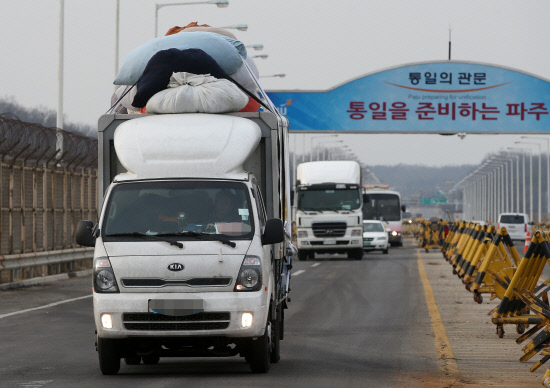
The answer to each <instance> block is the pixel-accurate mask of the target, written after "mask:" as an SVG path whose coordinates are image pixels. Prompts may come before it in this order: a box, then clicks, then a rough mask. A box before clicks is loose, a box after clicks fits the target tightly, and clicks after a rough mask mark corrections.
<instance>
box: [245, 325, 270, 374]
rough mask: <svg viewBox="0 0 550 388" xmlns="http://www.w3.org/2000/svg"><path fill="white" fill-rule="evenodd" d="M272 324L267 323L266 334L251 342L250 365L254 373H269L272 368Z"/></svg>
mask: <svg viewBox="0 0 550 388" xmlns="http://www.w3.org/2000/svg"><path fill="white" fill-rule="evenodd" d="M270 332H271V323H270V322H269V320H268V321H267V325H266V328H265V332H264V334H263V335H262V336H261V337H259V338H258V339H256V340H255V341H254V340H253V341H250V344H249V346H250V348H249V357H248V359H249V363H250V369H251V370H252V373H267V372H268V371H269V368H270V367H271V362H270V358H271V357H270V356H271V343H270V338H269V337H270Z"/></svg>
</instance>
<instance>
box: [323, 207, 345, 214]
mask: <svg viewBox="0 0 550 388" xmlns="http://www.w3.org/2000/svg"><path fill="white" fill-rule="evenodd" d="M323 210H325V211H331V212H336V213H338V212H340V211H343V210H345V209H339V208H336V207H331V208H329V209H323Z"/></svg>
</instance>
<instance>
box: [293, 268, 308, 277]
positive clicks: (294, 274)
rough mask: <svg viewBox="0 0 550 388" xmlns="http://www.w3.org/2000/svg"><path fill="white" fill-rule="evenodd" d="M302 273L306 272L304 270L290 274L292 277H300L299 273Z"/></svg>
mask: <svg viewBox="0 0 550 388" xmlns="http://www.w3.org/2000/svg"><path fill="white" fill-rule="evenodd" d="M304 272H306V271H305V270H304V269H301V270H299V271H296V272H292V276H298V275H300V274H301V273H304Z"/></svg>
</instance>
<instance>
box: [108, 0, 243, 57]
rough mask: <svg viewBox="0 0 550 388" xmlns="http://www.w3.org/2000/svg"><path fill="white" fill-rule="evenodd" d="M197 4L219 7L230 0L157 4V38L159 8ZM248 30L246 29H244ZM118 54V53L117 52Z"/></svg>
mask: <svg viewBox="0 0 550 388" xmlns="http://www.w3.org/2000/svg"><path fill="white" fill-rule="evenodd" d="M195 4H216V5H217V6H218V7H219V8H225V7H227V6H228V5H229V0H205V1H190V2H185V3H161V4H155V38H156V37H157V36H158V14H159V9H161V8H164V7H170V6H174V5H195ZM244 31H246V30H244ZM117 55H118V54H117Z"/></svg>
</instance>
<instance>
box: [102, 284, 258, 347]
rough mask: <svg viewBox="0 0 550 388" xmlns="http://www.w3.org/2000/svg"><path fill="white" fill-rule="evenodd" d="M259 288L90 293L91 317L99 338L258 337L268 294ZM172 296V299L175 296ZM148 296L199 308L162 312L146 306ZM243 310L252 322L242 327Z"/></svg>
mask: <svg viewBox="0 0 550 388" xmlns="http://www.w3.org/2000/svg"><path fill="white" fill-rule="evenodd" d="M264 294H267V292H264V290H263V288H262V290H261V291H256V292H248V293H245V292H209V293H193V294H177V295H174V294H173V293H136V292H132V293H119V294H99V293H94V295H93V303H94V319H95V324H96V328H97V333H98V335H99V337H101V338H130V337H156V338H159V337H206V336H223V337H232V338H234V337H235V338H238V337H240V338H246V337H252V338H253V337H258V336H261V335H262V334H263V333H264V330H265V325H266V321H267V314H268V307H269V298H268V297H267V296H266V295H264ZM175 298H176V299H175ZM152 299H161V300H177V301H178V303H179V304H180V305H181V304H186V303H187V305H188V306H190V305H195V306H197V302H198V304H199V305H201V306H202V307H203V309H204V311H203V312H197V313H196V314H191V315H185V316H165V315H160V314H156V313H154V312H153V311H152V310H151V309H150V303H149V301H150V300H152ZM244 313H250V314H252V324H251V325H250V326H249V327H243V324H242V319H243V314H244ZM104 314H109V315H110V316H111V322H112V328H107V327H104V324H103V322H102V321H103V320H102V316H103V315H104Z"/></svg>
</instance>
